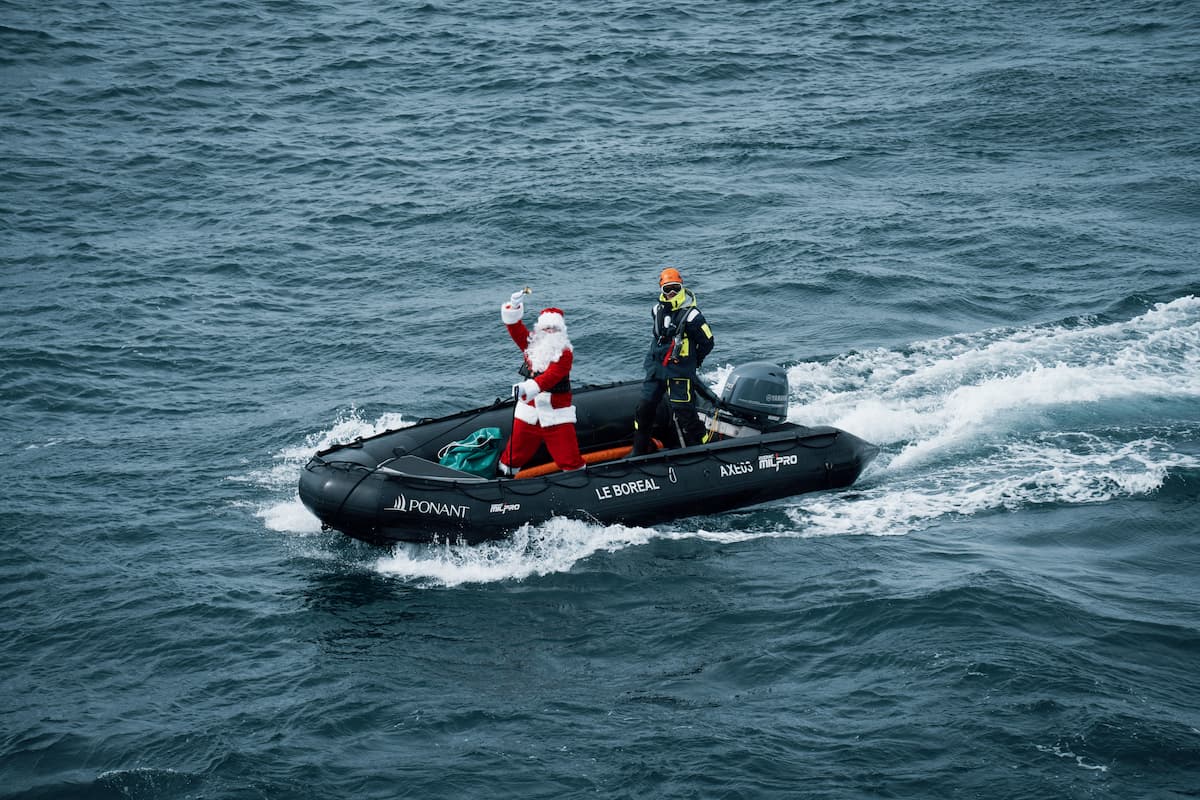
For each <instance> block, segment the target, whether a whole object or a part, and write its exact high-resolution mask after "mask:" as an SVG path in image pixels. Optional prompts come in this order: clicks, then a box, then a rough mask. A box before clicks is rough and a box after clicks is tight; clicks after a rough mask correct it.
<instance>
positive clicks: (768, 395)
mask: <svg viewBox="0 0 1200 800" xmlns="http://www.w3.org/2000/svg"><path fill="white" fill-rule="evenodd" d="M721 405H722V406H724V408H726V409H728V410H729V411H732V412H733V413H735V414H737V415H739V416H741V417H744V418H745V419H747V420H750V421H753V422H758V423H768V422H783V421H784V420H785V419H787V412H788V379H787V371H786V370H785V369H784V368H783V367H781V366H779V365H778V364H772V363H770V362H769V361H752V362H750V363H749V364H742V365H741V366H738V367H734V369H733V372H730V373H729V377H727V378H726V379H725V388H724V389H722V390H721Z"/></svg>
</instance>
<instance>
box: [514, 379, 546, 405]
mask: <svg viewBox="0 0 1200 800" xmlns="http://www.w3.org/2000/svg"><path fill="white" fill-rule="evenodd" d="M541 391H542V387H540V386H538V385H537V381H535V380H534V379H533V378H530V379H529V380H527V381H521V382H520V383H518V384H517V392H518V393H519V394H520V397H521V399H522V400H532V399H533V398H535V397H537V396H538V394H540V393H541Z"/></svg>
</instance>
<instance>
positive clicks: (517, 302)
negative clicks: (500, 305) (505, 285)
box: [508, 289, 525, 308]
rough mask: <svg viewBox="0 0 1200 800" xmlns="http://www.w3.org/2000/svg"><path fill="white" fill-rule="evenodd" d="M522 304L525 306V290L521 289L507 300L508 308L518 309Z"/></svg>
mask: <svg viewBox="0 0 1200 800" xmlns="http://www.w3.org/2000/svg"><path fill="white" fill-rule="evenodd" d="M524 304H525V290H524V289H522V290H521V291H519V292H513V293H512V297H510V298H509V299H508V306H509V308H520V307H521V306H522V305H524Z"/></svg>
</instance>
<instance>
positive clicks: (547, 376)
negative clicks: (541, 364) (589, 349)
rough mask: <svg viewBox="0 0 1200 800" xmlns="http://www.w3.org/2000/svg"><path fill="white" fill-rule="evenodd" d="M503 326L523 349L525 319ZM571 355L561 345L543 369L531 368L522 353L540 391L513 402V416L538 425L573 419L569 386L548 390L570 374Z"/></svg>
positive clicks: (525, 344) (526, 338)
mask: <svg viewBox="0 0 1200 800" xmlns="http://www.w3.org/2000/svg"><path fill="white" fill-rule="evenodd" d="M505 327H506V328H508V335H509V336H511V337H512V340H513V341H514V342H516V343H517V347H519V348H521V352H522V353H524V352H525V349H526V348H527V347H529V329H528V328H526V327H525V323H524V322H510V323H506V325H505ZM574 359H575V354H574V353H572V352H571V349H570V348H563V350H562V352H561V353H559V355H558V358H557V359H556V360H554V361H551V362H550V365H549V366H547V367H546V369H545V371H543V372H534V370H533V365H532V364H530V363H529V356H528V355H526V356H525V367H526V369H527V370H528V372H529V374H530V375H531V376H532V377H533V380H534V381H535V382H536V383H537V385H538V388H539V389H541V390H542V391H541V392H540V393H538V395H537V396H536V397H534V398H533V399H532V400H525V401H523V402H518V403H517V408H516V417H517V419H519V420H521V421H522V422H526V423H528V424H530V425H541V426H542V427H543V428H548V427H550V426H551V425H562V424H563V423H565V422H575V406H574V405H573V404H572V402H571V390H570V389H569V388H568V389H567V390H566V391H557V392H555V391H551V390H552V389H553V388H554V387H555V386H557V385H558V384H560V383H563V382H565V381H567V379H568V378H570V376H571V363H572V362H573V361H574ZM567 385H568V386H569V385H570V384H567Z"/></svg>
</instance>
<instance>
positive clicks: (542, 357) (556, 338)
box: [525, 330, 572, 373]
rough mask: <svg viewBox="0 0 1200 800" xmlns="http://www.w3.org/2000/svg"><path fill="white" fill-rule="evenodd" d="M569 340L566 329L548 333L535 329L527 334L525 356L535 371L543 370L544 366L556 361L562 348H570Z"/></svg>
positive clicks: (561, 352)
mask: <svg viewBox="0 0 1200 800" xmlns="http://www.w3.org/2000/svg"><path fill="white" fill-rule="evenodd" d="M571 349H572V347H571V340H570V339H568V338H567V332H566V331H558V332H557V333H550V332H547V331H542V330H535V331H534V332H533V333H531V334H530V335H529V344H527V345H526V346H525V357H526V358H528V359H529V366H530V367H532V368H533V371H534V372H535V373H540V372H545V371H546V368H547V367H549V366H550V365H551V364H553V363H554V362H555V361H558V358H559V356H561V355H562V354H563V351H564V350H571Z"/></svg>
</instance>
